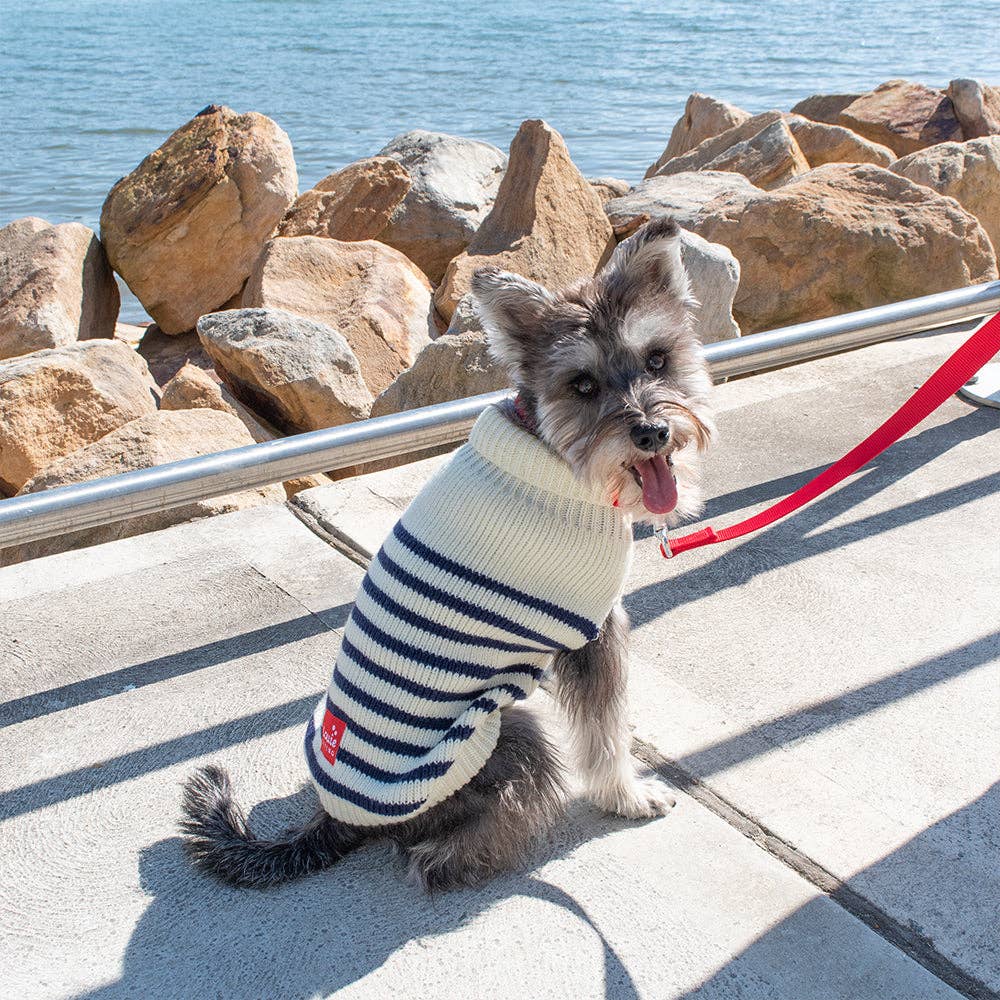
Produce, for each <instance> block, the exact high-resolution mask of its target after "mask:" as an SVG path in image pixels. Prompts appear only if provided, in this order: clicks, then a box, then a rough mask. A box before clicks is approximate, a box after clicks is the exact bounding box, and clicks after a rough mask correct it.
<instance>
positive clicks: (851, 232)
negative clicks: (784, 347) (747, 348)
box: [694, 163, 997, 334]
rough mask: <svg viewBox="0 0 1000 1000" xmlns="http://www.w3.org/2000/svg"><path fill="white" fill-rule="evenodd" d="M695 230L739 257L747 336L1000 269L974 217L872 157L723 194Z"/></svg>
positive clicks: (982, 277)
mask: <svg viewBox="0 0 1000 1000" xmlns="http://www.w3.org/2000/svg"><path fill="white" fill-rule="evenodd" d="M694 229H695V231H696V232H698V234H699V235H701V236H704V237H705V238H706V239H708V240H710V241H712V242H713V243H721V244H723V245H724V246H727V247H729V249H730V250H732V252H733V253H734V254H735V255H736V258H737V259H738V260H739V262H740V268H741V274H742V277H741V281H740V289H739V292H738V293H737V296H736V301H735V304H734V308H733V314H734V316H735V317H736V319H737V321H738V322H739V324H740V327H741V329H742V330H743V333H744V334H747V333H756V332H757V331H759V330H765V329H769V328H771V327H776V326H784V325H785V324H790V323H798V322H802V321H804V320H811V319H819V318H820V317H823V316H831V315H835V314H838V313H843V312H851V311H852V310H855V309H865V308H868V307H870V306H877V305H884V304H885V303H887V302H895V301H898V300H901V299H909V298H914V297H916V296H920V295H927V294H930V293H931V292H938V291H945V290H948V289H952V288H959V287H961V286H963V285H969V284H974V283H976V282H980V281H989V280H991V279H994V278H996V276H997V263H996V258H995V256H994V253H993V249H992V247H991V246H990V241H989V237H988V236H987V235H986V232H985V230H984V229H983V228H982V226H980V225H979V223H978V222H977V221H976V220H975V218H973V216H971V215H969V213H968V212H966V211H964V210H963V209H962V208H961V207H960V206H959V205H958V203H957V202H955V201H953V200H952V199H950V198H944V197H942V196H941V195H939V194H937V193H936V192H934V191H931V190H930V189H929V188H926V187H924V186H922V185H920V184H915V183H913V182H912V181H909V180H907V179H906V178H904V177H900V176H899V175H897V174H894V173H892V172H891V171H889V170H886V169H885V168H884V167H877V166H875V165H873V164H854V165H852V164H843V163H830V164H827V165H826V166H823V167H817V168H816V169H815V170H812V171H810V172H809V173H808V174H805V175H804V176H802V177H798V178H796V179H795V180H793V181H791V182H790V183H789V184H786V185H785V186H784V187H783V188H780V189H778V190H777V191H755V192H753V193H751V194H747V193H746V192H737V193H734V194H731V195H728V196H721V197H719V198H716V199H714V200H713V201H712V202H710V203H709V204H707V205H706V206H705V208H704V209H703V210H702V212H701V216H700V218H699V219H698V220H697V221H696V224H695V225H694Z"/></svg>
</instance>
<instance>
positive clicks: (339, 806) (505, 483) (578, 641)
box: [305, 408, 632, 825]
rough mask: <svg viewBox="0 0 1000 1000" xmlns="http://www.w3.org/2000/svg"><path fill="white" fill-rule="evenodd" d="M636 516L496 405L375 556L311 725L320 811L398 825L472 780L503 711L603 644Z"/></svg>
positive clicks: (309, 745)
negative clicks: (556, 669) (566, 660)
mask: <svg viewBox="0 0 1000 1000" xmlns="http://www.w3.org/2000/svg"><path fill="white" fill-rule="evenodd" d="M631 551H632V532H631V526H630V523H629V522H628V520H627V519H625V518H623V517H622V515H621V514H620V513H619V512H618V510H616V509H615V508H614V507H612V506H610V505H609V504H608V503H606V502H605V501H604V499H603V498H602V497H601V496H600V494H599V493H598V492H597V491H596V490H594V489H590V488H588V487H586V486H584V485H583V484H581V483H579V482H578V481H577V480H576V479H575V478H574V476H573V474H572V472H571V470H570V468H569V466H568V465H567V464H566V463H565V462H564V461H563V460H562V459H560V458H559V457H558V456H557V455H556V454H554V453H553V452H552V451H550V450H549V449H548V448H547V447H546V446H545V445H544V444H542V442H541V441H539V440H538V439H537V438H536V437H534V436H533V435H532V434H529V433H528V432H527V431H525V430H523V429H522V428H520V427H518V426H515V425H514V424H513V423H512V422H511V421H510V420H509V419H508V418H507V417H506V416H504V415H503V414H502V413H501V412H500V411H499V410H497V409H493V408H491V409H489V410H487V411H486V412H485V413H483V414H482V416H481V417H480V418H479V420H478V421H477V422H476V425H475V427H473V429H472V434H471V436H470V438H469V442H468V444H466V445H464V446H463V447H461V448H459V449H458V451H456V452H455V454H454V456H453V457H452V459H451V461H450V462H449V463H448V464H447V465H445V466H444V467H443V468H442V469H441V470H440V471H439V472H438V473H437V474H436V475H435V476H434V477H433V478H432V479H431V480H430V482H428V483H427V485H426V486H425V487H424V489H423V490H422V491H421V493H420V494H419V495H418V496H417V497H416V499H415V500H414V501H413V503H412V504H411V505H410V507H409V508H408V509H407V511H406V512H405V514H404V515H403V517H402V518H401V519H400V521H399V523H398V524H397V525H396V527H395V529H394V530H393V532H392V534H391V535H390V536H389V537H388V538H387V539H386V542H385V544H384V545H383V546H382V548H381V550H380V551H379V553H378V555H377V556H376V557H375V559H374V560H373V561H372V564H371V566H370V567H369V569H368V573H367V574H366V576H365V579H364V581H363V583H362V586H361V590H360V591H359V593H358V597H357V602H356V604H355V606H354V609H353V610H352V612H351V615H350V618H349V619H348V622H347V626H346V628H345V630H344V640H343V644H342V646H341V650H340V653H339V654H338V656H337V661H336V665H335V669H334V672H333V679H332V681H331V683H330V688H329V690H328V692H327V694H326V695H325V696H324V697H323V698H322V699H321V701H320V703H319V704H318V705H317V707H316V711H315V713H314V714H313V717H312V719H311V720H310V722H309V726H308V728H307V731H306V740H305V750H306V760H307V762H308V764H309V769H310V773H311V774H312V778H313V781H314V783H315V785H316V790H317V791H318V793H319V797H320V800H321V802H322V804H323V808H324V809H326V811H327V812H328V813H329V814H330V815H331V816H333V817H334V818H336V819H339V820H342V821H343V822H345V823H352V824H357V825H375V824H379V825H380V824H385V823H394V822H401V821H403V820H406V819H410V818H411V817H413V816H416V815H418V814H419V813H421V812H423V811H424V810H425V809H429V808H430V807H431V806H432V805H435V804H436V803H438V802H440V801H441V800H442V799H444V798H446V797H447V796H448V795H450V794H452V793H453V792H455V791H457V790H458V789H459V788H461V787H462V786H463V785H464V784H466V782H468V781H469V780H470V779H471V778H472V777H473V776H474V775H475V774H476V773H477V772H478V771H479V770H480V768H482V766H483V765H484V764H485V763H486V761H487V759H488V758H489V756H490V754H491V753H492V752H493V748H494V747H495V746H496V742H497V737H498V734H499V731H500V712H501V709H503V708H505V707H506V706H508V705H510V704H511V703H512V702H514V701H517V700H520V699H522V698H526V697H527V696H528V695H529V694H530V693H531V692H532V691H534V689H535V688H536V686H537V685H538V682H539V680H540V679H541V677H542V675H543V673H544V671H545V668H546V667H547V666H548V664H549V662H550V660H551V657H552V654H553V653H554V652H555V651H557V650H560V649H576V648H579V647H580V646H583V645H584V644H585V643H587V642H588V641H590V640H591V639H593V638H594V637H595V636H596V635H597V633H598V631H599V629H600V627H601V624H602V623H603V622H604V620H605V618H606V617H607V616H608V614H609V612H610V611H611V609H612V607H613V606H614V603H615V601H616V599H617V598H618V595H619V594H620V592H621V587H622V583H623V580H624V578H625V573H626V572H627V570H628V565H629V561H630V559H631Z"/></svg>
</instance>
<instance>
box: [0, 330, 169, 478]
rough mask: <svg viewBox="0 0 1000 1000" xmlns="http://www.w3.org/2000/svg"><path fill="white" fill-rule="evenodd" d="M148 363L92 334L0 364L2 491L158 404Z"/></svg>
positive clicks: (131, 351) (123, 347)
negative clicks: (89, 336) (80, 340)
mask: <svg viewBox="0 0 1000 1000" xmlns="http://www.w3.org/2000/svg"><path fill="white" fill-rule="evenodd" d="M154 391H155V385H154V383H153V380H152V378H151V377H150V374H149V369H148V368H147V367H146V363H145V362H144V361H143V360H142V358H140V357H139V356H138V355H137V354H136V353H135V352H134V351H133V350H131V349H130V348H129V347H128V345H126V344H123V343H121V341H117V340H88V341H83V342H80V343H73V344H67V345H66V346H65V347H57V348H53V349H51V350H45V351H36V352H35V353H33V354H26V355H24V356H23V357H20V358H14V359H12V360H10V361H6V362H3V363H0V494H2V495H5V496H11V495H12V494H14V493H16V492H17V491H18V490H19V489H20V488H21V487H22V486H23V485H24V484H25V483H26V482H27V481H28V480H29V479H31V477H32V476H34V475H35V474H36V473H37V472H39V470H41V469H43V468H44V467H45V466H47V465H49V464H50V463H51V462H53V461H55V460H57V459H59V458H62V457H63V456H64V455H68V454H70V453H71V452H74V451H76V450H77V449H78V448H83V447H84V446H86V445H89V444H91V443H92V442H93V441H97V440H98V439H99V438H102V437H104V435H105V434H109V433H110V432H111V431H113V430H115V429H117V428H118V427H121V426H122V424H125V423H128V422H129V421H130V420H135V419H136V418H137V417H142V416H144V415H146V414H148V413H153V412H154V411H155V410H156V397H155V395H154Z"/></svg>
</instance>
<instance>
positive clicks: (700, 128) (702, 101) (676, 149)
mask: <svg viewBox="0 0 1000 1000" xmlns="http://www.w3.org/2000/svg"><path fill="white" fill-rule="evenodd" d="M750 117H751V116H750V112H749V111H744V110H743V109H742V108H738V107H736V106H735V105H734V104H728V103H727V102H726V101H720V100H718V99H717V98H715V97H709V96H708V95H707V94H698V93H694V94H692V95H691V96H690V97H689V98H688V99H687V104H685V105H684V114H683V115H681V117H680V118H678V119H677V122H676V123H675V124H674V127H673V130H672V131H671V133H670V139H669V141H668V142H667V147H666V149H664V150H663V152H662V153H661V154H660V158H659V159H658V160H657V161H656V163H654V164H653V165H652V166H651V167H650V168H649V169H648V170H647V171H646V176H647V177H652V176H654V175H655V174H657V173H659V171H660V168H661V167H662V166H663V165H664V164H665V163H666V162H667V160H672V159H673V158H674V157H676V156H683V155H684V154H685V153H687V152H689V151H690V150H692V149H694V148H695V146H697V145H699V144H700V143H702V142H704V141H705V140H706V139H711V138H712V137H713V136H716V135H719V134H720V133H722V132H726V131H728V130H729V129H731V128H732V127H733V126H734V125H742V124H743V122H745V121H748V120H749V119H750Z"/></svg>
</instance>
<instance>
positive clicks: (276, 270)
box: [243, 236, 437, 394]
mask: <svg viewBox="0 0 1000 1000" xmlns="http://www.w3.org/2000/svg"><path fill="white" fill-rule="evenodd" d="M243 305H244V306H245V307H254V306H259V307H263V308H267V309H286V310H288V311H289V312H293V313H298V315H300V316H307V317H309V318H310V319H314V320H316V321H317V322H319V323H325V324H327V325H328V326H332V327H333V328H334V329H335V330H337V331H339V332H340V333H341V334H342V335H343V336H344V337H345V338H346V339H347V343H348V345H349V346H350V348H351V350H352V351H353V352H354V354H355V356H356V357H357V360H358V363H359V364H360V365H361V374H362V376H363V377H364V380H365V382H366V383H367V385H368V388H369V389H370V390H371V392H372V394H375V393H379V392H381V391H382V390H383V389H384V388H385V387H386V386H387V385H388V384H389V383H390V382H391V381H392V380H393V379H394V378H395V377H396V375H398V374H399V372H401V371H402V370H403V369H404V368H409V367H410V365H411V364H412V363H413V359H414V358H415V357H416V355H417V352H418V351H420V349H421V348H422V347H423V346H424V345H425V344H427V343H428V342H429V341H430V340H431V339H433V337H434V336H435V335H436V334H437V329H436V328H435V325H434V319H433V308H432V305H431V286H430V283H429V282H428V280H427V278H426V277H425V276H424V274H423V273H422V272H421V271H420V270H419V269H418V268H417V267H416V266H415V265H414V264H413V263H412V262H411V261H409V260H408V259H407V258H406V257H404V256H403V255H402V254H401V253H400V252H399V251H398V250H393V249H392V248H391V247H388V246H385V245H383V244H382V243H376V242H375V241H374V240H363V241H361V242H357V243H344V242H342V241H340V240H331V239H325V238H320V237H317V236H295V237H291V238H279V239H274V240H271V241H270V242H269V243H268V244H267V245H266V246H265V247H264V252H263V253H262V254H261V256H260V259H259V260H258V261H257V264H256V266H255V267H254V270H253V273H252V274H251V275H250V279H249V280H248V281H247V287H246V290H245V291H244V293H243Z"/></svg>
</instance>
